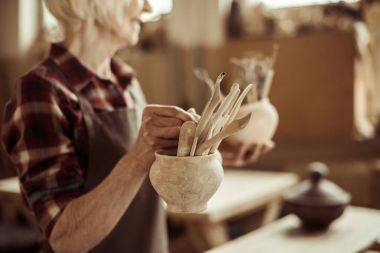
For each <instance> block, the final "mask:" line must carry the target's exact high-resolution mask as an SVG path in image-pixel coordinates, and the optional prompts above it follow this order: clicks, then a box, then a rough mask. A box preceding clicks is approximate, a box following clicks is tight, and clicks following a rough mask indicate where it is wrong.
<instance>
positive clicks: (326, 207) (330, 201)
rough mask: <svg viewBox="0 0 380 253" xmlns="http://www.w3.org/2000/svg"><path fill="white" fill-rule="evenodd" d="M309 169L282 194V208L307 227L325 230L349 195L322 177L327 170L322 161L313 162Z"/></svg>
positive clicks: (342, 207)
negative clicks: (283, 204)
mask: <svg viewBox="0 0 380 253" xmlns="http://www.w3.org/2000/svg"><path fill="white" fill-rule="evenodd" d="M309 169H310V178H309V179H308V180H306V181H304V182H302V183H301V184H300V185H299V186H297V187H296V188H294V189H293V190H291V191H290V192H288V193H287V194H286V195H285V209H286V211H287V212H289V213H293V214H295V215H296V216H297V217H298V218H300V220H301V221H302V224H303V227H304V228H305V229H307V230H323V229H327V228H328V227H329V226H330V224H331V223H332V222H333V221H334V220H335V219H337V218H339V217H340V216H341V215H342V214H343V212H344V210H345V208H346V206H347V205H348V204H349V202H350V200H351V195H350V194H349V193H346V192H344V191H343V190H342V189H341V188H340V187H338V186H337V185H336V184H334V183H332V182H331V181H329V180H327V179H324V178H323V177H324V176H325V175H326V174H327V172H328V168H327V166H326V165H325V164H323V163H319V162H315V163H312V164H310V165H309Z"/></svg>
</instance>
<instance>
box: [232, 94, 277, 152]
mask: <svg viewBox="0 0 380 253" xmlns="http://www.w3.org/2000/svg"><path fill="white" fill-rule="evenodd" d="M249 112H252V117H251V120H250V121H249V123H248V125H247V126H246V127H245V128H244V129H243V130H241V131H239V132H237V133H235V134H233V135H232V136H230V137H229V138H228V140H229V141H230V142H235V143H237V142H239V143H245V144H248V145H249V144H255V143H263V142H266V141H268V140H271V139H272V137H273V135H274V133H275V132H276V129H277V126H278V113H277V110H276V108H275V107H274V106H273V105H272V104H271V103H270V101H269V99H268V98H263V99H262V100H260V101H258V102H255V103H250V104H245V105H242V107H241V108H240V111H239V114H238V116H237V117H242V116H243V115H246V114H248V113H249Z"/></svg>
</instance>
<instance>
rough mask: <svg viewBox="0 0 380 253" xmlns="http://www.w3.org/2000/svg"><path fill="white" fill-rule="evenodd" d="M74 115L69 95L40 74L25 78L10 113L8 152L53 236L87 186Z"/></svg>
mask: <svg viewBox="0 0 380 253" xmlns="http://www.w3.org/2000/svg"><path fill="white" fill-rule="evenodd" d="M71 112H72V110H71V109H70V108H69V106H68V103H66V102H65V97H64V95H63V94H61V93H60V92H59V91H58V90H57V88H56V87H55V86H54V85H53V83H52V82H51V81H48V80H47V79H45V78H43V77H41V76H39V75H37V74H27V75H26V76H24V77H23V78H21V80H20V82H19V83H18V84H17V86H16V92H15V95H14V97H13V98H12V99H11V100H10V102H9V103H8V104H7V106H6V109H5V117H4V122H3V123H4V124H3V133H2V143H3V147H4V149H5V150H6V151H7V153H8V154H9V156H10V157H11V160H12V161H13V164H14V166H15V168H16V170H17V173H18V176H19V180H20V183H21V191H22V194H23V196H24V198H25V199H26V200H27V202H28V204H29V206H30V208H31V209H32V211H33V212H34V214H35V216H36V219H37V221H38V223H39V226H40V228H41V230H42V231H43V232H44V233H45V235H46V236H47V237H48V236H49V235H50V232H51V230H52V228H53V226H54V224H55V222H56V220H57V218H58V217H59V215H60V214H61V213H62V211H63V210H64V208H65V206H66V205H67V204H68V203H69V202H70V201H71V200H72V199H74V198H76V197H77V196H79V193H80V189H81V187H82V185H83V170H82V169H81V168H80V164H79V162H78V157H77V154H76V152H75V148H74V141H73V140H74V139H73V138H74V136H73V133H72V132H73V124H74V123H75V122H73V120H74V119H75V117H74V115H71Z"/></svg>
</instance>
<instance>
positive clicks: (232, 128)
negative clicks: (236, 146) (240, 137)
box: [196, 113, 252, 155]
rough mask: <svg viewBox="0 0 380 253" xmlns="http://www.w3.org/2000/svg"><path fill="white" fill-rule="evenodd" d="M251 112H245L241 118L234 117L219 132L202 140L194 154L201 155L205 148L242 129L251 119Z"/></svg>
mask: <svg viewBox="0 0 380 253" xmlns="http://www.w3.org/2000/svg"><path fill="white" fill-rule="evenodd" d="M251 115H252V114H251V113H249V114H247V115H246V116H244V117H243V118H241V119H236V120H234V121H232V122H231V123H230V124H229V125H227V126H226V127H225V128H224V129H223V130H222V131H221V132H219V133H218V134H216V135H215V136H214V137H212V138H211V139H208V140H207V141H205V142H203V143H202V144H201V145H200V146H199V147H198V148H197V151H196V155H202V154H203V153H204V152H205V151H206V150H207V149H209V148H211V147H212V145H214V144H215V143H217V142H220V141H222V140H223V139H224V138H226V137H228V136H230V135H232V134H234V133H236V132H237V131H239V130H241V129H243V128H244V127H246V126H247V124H248V122H249V120H250V119H251Z"/></svg>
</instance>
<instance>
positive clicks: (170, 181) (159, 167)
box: [149, 153, 223, 213]
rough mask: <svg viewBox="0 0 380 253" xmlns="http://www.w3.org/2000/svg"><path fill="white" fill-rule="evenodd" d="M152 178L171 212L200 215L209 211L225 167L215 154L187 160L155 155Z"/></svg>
mask: <svg viewBox="0 0 380 253" xmlns="http://www.w3.org/2000/svg"><path fill="white" fill-rule="evenodd" d="M149 177H150V181H151V183H152V185H153V187H154V189H155V190H156V191H157V193H158V194H159V195H160V196H161V198H162V199H163V200H164V201H165V202H166V204H167V210H168V211H170V212H177V213H197V212H201V211H203V210H205V209H206V208H207V202H208V200H209V199H210V198H211V197H212V196H213V195H214V193H215V192H216V190H217V189H218V188H219V186H220V184H221V182H222V179H223V167H222V164H221V162H220V159H219V158H218V155H217V154H216V153H215V154H211V155H205V156H186V157H177V156H174V155H170V154H163V153H156V160H155V162H154V163H153V165H152V167H151V169H150V173H149Z"/></svg>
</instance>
